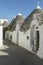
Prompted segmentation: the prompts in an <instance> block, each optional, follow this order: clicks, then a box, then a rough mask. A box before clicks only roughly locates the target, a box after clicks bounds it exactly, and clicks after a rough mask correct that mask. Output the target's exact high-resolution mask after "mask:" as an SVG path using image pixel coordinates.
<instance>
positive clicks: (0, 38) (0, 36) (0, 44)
mask: <svg viewBox="0 0 43 65" xmlns="http://www.w3.org/2000/svg"><path fill="white" fill-rule="evenodd" d="M2 47H3V26H0V48H2Z"/></svg>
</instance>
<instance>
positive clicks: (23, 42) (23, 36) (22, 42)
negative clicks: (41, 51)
mask: <svg viewBox="0 0 43 65" xmlns="http://www.w3.org/2000/svg"><path fill="white" fill-rule="evenodd" d="M27 36H29V39H27ZM19 46H22V47H24V48H25V49H27V50H31V48H30V29H29V30H28V31H27V32H26V33H25V32H20V31H19Z"/></svg>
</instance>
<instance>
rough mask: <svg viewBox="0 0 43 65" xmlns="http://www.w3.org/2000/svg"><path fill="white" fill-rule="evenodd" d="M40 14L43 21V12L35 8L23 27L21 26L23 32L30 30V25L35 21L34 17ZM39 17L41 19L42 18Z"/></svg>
mask: <svg viewBox="0 0 43 65" xmlns="http://www.w3.org/2000/svg"><path fill="white" fill-rule="evenodd" d="M39 13H40V17H41V16H42V19H43V10H42V9H41V8H38V7H37V8H35V9H34V10H33V11H32V13H31V14H30V15H29V16H28V17H27V18H26V19H25V20H24V23H23V25H22V26H21V29H20V30H21V31H27V30H28V29H29V28H30V24H31V22H32V20H33V16H34V14H39ZM40 17H39V18H40ZM39 18H38V19H39Z"/></svg>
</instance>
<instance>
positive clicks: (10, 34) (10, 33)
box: [9, 31, 13, 41]
mask: <svg viewBox="0 0 43 65" xmlns="http://www.w3.org/2000/svg"><path fill="white" fill-rule="evenodd" d="M12 34H13V33H12V32H11V31H9V40H11V39H10V37H11V36H12ZM11 41H12V40H11Z"/></svg>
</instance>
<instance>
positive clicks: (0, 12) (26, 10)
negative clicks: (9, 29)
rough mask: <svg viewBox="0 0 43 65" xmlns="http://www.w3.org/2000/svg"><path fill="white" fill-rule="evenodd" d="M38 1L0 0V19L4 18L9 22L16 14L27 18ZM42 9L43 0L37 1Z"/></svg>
mask: <svg viewBox="0 0 43 65" xmlns="http://www.w3.org/2000/svg"><path fill="white" fill-rule="evenodd" d="M37 2H38V0H0V19H1V18H3V19H4V18H6V19H8V21H9V22H11V20H12V19H13V17H15V16H16V15H17V14H18V13H21V14H22V15H23V16H24V17H27V16H28V15H29V14H30V13H31V12H32V11H33V10H34V9H35V8H36V6H37ZM39 2H40V7H41V8H42V9H43V0H39Z"/></svg>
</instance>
